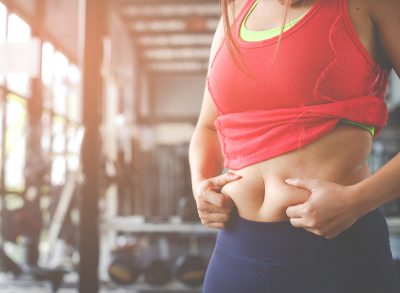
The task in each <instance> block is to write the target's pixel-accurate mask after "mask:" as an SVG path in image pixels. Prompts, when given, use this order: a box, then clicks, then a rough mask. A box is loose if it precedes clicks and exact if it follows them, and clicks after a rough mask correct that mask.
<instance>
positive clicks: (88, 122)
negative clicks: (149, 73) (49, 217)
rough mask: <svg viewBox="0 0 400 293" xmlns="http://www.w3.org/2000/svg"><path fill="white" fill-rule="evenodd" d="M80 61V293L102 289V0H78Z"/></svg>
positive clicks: (90, 292) (92, 292)
mask: <svg viewBox="0 0 400 293" xmlns="http://www.w3.org/2000/svg"><path fill="white" fill-rule="evenodd" d="M79 4H80V5H79V26H78V27H79V39H78V45H79V63H80V68H81V73H82V98H83V111H82V113H83V125H84V127H85V136H84V139H83V143H82V158H81V160H82V169H83V174H84V183H83V186H82V194H81V198H80V228H79V230H80V233H79V253H80V263H79V292H81V293H95V292H98V290H99V276H98V266H99V227H98V224H99V223H98V221H99V217H98V214H99V207H98V198H99V189H98V185H99V184H98V183H99V167H100V164H99V159H100V152H101V148H100V133H99V126H100V122H101V109H102V107H101V104H102V81H101V74H100V68H101V61H102V36H103V32H104V20H105V17H104V6H103V5H104V2H103V0H80V1H79Z"/></svg>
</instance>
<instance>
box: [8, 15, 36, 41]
mask: <svg viewBox="0 0 400 293" xmlns="http://www.w3.org/2000/svg"><path fill="white" fill-rule="evenodd" d="M7 29H8V30H7V40H8V41H9V42H10V43H25V42H28V41H29V39H30V37H31V28H30V26H29V25H28V24H27V23H26V22H25V21H23V20H22V18H20V17H19V16H17V15H16V14H14V13H11V14H10V15H9V16H8V27H7Z"/></svg>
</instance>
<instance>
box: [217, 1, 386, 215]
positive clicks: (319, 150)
mask: <svg viewBox="0 0 400 293" xmlns="http://www.w3.org/2000/svg"><path fill="white" fill-rule="evenodd" d="M246 1H248V0H244V1H238V2H237V4H236V5H237V6H238V7H237V8H236V9H237V10H239V9H240V8H241V7H242V5H244V3H245V2H246ZM300 2H303V1H300ZM314 2H315V0H312V1H306V3H305V5H296V6H295V7H292V8H291V19H294V18H296V17H298V16H300V15H302V14H303V13H304V12H306V11H307V10H308V9H309V8H310V7H311V5H313V3H314ZM367 2H368V1H363V0H349V14H350V18H351V20H352V22H353V25H354V27H355V29H356V31H357V34H358V36H359V38H360V41H361V43H362V44H363V45H364V47H365V48H366V50H367V51H368V52H369V53H370V54H371V56H373V57H374V58H375V60H377V61H378V62H379V64H380V65H381V66H382V67H387V66H388V64H387V63H386V61H385V59H384V55H383V54H382V53H381V52H380V51H379V45H378V44H377V41H376V38H375V35H374V31H373V27H372V24H371V23H372V22H371V19H370V18H369V16H368V12H367V11H368V10H367V7H366V6H367V5H366V3H367ZM264 11H268V15H269V16H270V17H267V16H266V15H265V14H266V13H264ZM273 11H274V12H273ZM282 11H283V7H282V6H280V5H279V2H278V1H276V0H274V1H262V0H260V2H259V3H258V5H257V7H256V8H255V9H254V10H253V11H252V13H251V14H250V15H249V16H248V18H247V21H246V27H247V28H248V29H249V30H253V31H257V30H267V29H270V28H273V27H276V26H279V24H280V16H281V15H282ZM270 19H271V23H270V22H269V21H267V20H270ZM272 19H273V20H272ZM371 147H372V138H371V135H370V133H369V132H368V131H367V130H366V129H363V128H360V127H357V126H354V125H351V124H346V123H343V122H339V123H338V124H337V126H336V127H335V128H334V129H333V130H332V131H331V132H329V133H328V134H327V135H325V136H323V137H322V138H320V139H318V140H317V141H315V142H313V143H311V144H309V145H307V146H304V147H302V148H300V149H298V150H294V151H290V152H288V153H285V154H283V155H280V156H277V157H273V158H270V159H268V160H264V161H261V162H258V163H256V164H252V165H250V166H247V167H244V168H241V169H238V170H234V169H229V170H232V171H233V172H234V173H237V174H240V175H242V176H243V177H242V178H241V179H240V180H237V181H233V182H230V183H228V184H226V185H225V186H223V188H222V190H221V193H223V194H227V195H229V196H230V197H231V198H232V200H233V201H234V203H235V205H236V206H237V209H238V212H239V214H240V215H241V216H242V217H244V218H247V219H251V220H255V221H266V222H273V221H281V220H288V217H287V216H286V213H285V211H286V208H287V207H289V206H291V205H295V204H299V203H302V202H304V201H305V200H307V198H308V197H309V195H310V191H308V190H305V189H302V188H298V187H294V186H290V185H288V184H286V183H285V182H284V180H285V179H286V178H289V177H303V178H319V179H323V180H327V181H331V182H335V183H338V184H341V185H351V184H354V183H356V182H359V181H361V180H363V179H364V178H366V177H368V176H369V175H370V170H369V167H368V163H367V159H368V156H369V154H370V151H371Z"/></svg>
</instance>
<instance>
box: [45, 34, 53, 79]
mask: <svg viewBox="0 0 400 293" xmlns="http://www.w3.org/2000/svg"><path fill="white" fill-rule="evenodd" d="M53 56H54V47H53V45H52V44H50V43H48V42H44V43H43V48H42V82H43V83H44V84H45V85H50V84H51V82H52V77H53Z"/></svg>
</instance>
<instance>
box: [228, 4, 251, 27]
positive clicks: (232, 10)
mask: <svg viewBox="0 0 400 293" xmlns="http://www.w3.org/2000/svg"><path fill="white" fill-rule="evenodd" d="M247 1H249V0H233V1H228V2H229V4H228V15H229V21H230V22H232V21H233V20H234V19H235V18H236V17H237V15H238V14H239V12H240V11H241V10H242V8H243V6H244V5H245V4H246V2H247Z"/></svg>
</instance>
